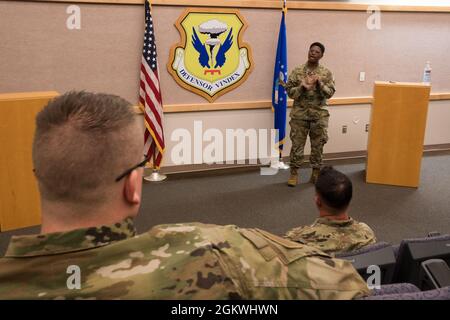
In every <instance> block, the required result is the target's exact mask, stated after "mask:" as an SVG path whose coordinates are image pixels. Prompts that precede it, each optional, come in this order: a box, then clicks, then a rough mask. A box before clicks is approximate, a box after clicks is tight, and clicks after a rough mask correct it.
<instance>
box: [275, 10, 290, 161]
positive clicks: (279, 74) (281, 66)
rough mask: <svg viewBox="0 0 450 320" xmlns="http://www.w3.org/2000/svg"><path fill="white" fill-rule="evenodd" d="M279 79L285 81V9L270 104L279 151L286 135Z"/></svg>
mask: <svg viewBox="0 0 450 320" xmlns="http://www.w3.org/2000/svg"><path fill="white" fill-rule="evenodd" d="M280 80H282V81H283V82H287V40H286V23H285V10H283V12H282V16H281V23H280V33H279V34H278V46H277V56H276V59H275V68H274V74H273V91H272V106H273V111H274V113H275V125H274V126H275V129H278V136H277V138H276V139H277V140H276V141H275V142H276V143H277V144H278V148H279V151H280V155H281V151H282V150H283V144H284V140H285V136H286V109H287V95H286V90H285V89H284V87H283V86H282V85H281V84H280Z"/></svg>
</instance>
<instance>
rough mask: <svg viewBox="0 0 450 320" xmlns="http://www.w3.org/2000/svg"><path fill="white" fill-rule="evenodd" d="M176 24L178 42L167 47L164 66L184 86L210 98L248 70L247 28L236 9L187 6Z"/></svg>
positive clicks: (229, 87) (236, 83) (237, 82)
mask: <svg viewBox="0 0 450 320" xmlns="http://www.w3.org/2000/svg"><path fill="white" fill-rule="evenodd" d="M175 26H176V27H177V29H178V31H179V32H180V35H181V43H179V44H176V45H175V46H173V47H172V49H171V50H170V58H169V62H168V64H167V68H168V70H169V72H170V74H171V75H172V77H173V78H174V79H175V81H176V82H177V83H178V84H179V85H181V86H182V87H184V88H185V89H187V90H189V91H192V92H195V93H197V94H199V95H201V96H202V97H204V98H206V99H207V100H208V101H209V102H213V101H214V100H215V99H217V98H218V97H219V96H221V95H223V94H225V93H226V92H228V91H230V90H232V89H234V88H236V87H237V86H239V85H240V84H241V83H242V82H244V81H245V79H246V78H247V77H248V75H249V74H250V72H251V70H252V69H253V60H252V56H251V49H250V47H249V46H248V45H247V44H245V43H243V42H242V35H243V33H244V31H245V29H246V28H247V23H246V22H245V19H244V18H243V17H242V16H241V15H240V13H239V12H238V10H225V9H220V10H218V9H197V8H196V9H187V10H186V11H185V12H184V13H183V14H182V15H181V17H180V18H179V19H178V21H177V22H176V24H175Z"/></svg>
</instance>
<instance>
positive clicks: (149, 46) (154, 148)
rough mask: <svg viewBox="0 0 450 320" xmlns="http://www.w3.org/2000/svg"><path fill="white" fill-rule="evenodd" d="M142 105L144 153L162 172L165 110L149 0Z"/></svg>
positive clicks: (142, 72) (143, 64)
mask: <svg viewBox="0 0 450 320" xmlns="http://www.w3.org/2000/svg"><path fill="white" fill-rule="evenodd" d="M139 102H140V105H141V108H142V109H143V111H144V123H145V135H144V142H145V145H144V154H145V155H146V156H147V158H148V159H149V160H150V161H151V160H152V159H153V166H154V168H156V169H159V167H160V165H161V160H162V156H163V152H164V148H165V145H164V132H163V127H162V120H163V108H162V99H161V90H160V86H159V76H158V62H157V59H156V44H155V33H154V30H153V20H152V14H151V9H150V4H149V2H148V0H146V1H145V34H144V48H143V50H142V61H141V82H140V90H139Z"/></svg>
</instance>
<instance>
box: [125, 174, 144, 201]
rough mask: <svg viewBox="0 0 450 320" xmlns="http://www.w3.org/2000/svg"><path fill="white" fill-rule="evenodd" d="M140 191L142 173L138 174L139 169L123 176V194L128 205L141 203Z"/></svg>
mask: <svg viewBox="0 0 450 320" xmlns="http://www.w3.org/2000/svg"><path fill="white" fill-rule="evenodd" d="M141 192H142V174H139V170H138V169H136V170H133V171H131V173H130V174H129V175H128V176H127V177H126V178H125V184H124V187H123V195H124V197H125V201H126V202H128V203H129V204H130V205H139V204H140V203H141Z"/></svg>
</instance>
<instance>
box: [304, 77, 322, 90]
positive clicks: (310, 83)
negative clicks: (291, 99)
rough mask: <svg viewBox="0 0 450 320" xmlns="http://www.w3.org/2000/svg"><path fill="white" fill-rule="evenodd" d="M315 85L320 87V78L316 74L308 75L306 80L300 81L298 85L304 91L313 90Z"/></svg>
mask: <svg viewBox="0 0 450 320" xmlns="http://www.w3.org/2000/svg"><path fill="white" fill-rule="evenodd" d="M316 84H319V85H320V78H319V76H318V75H317V74H308V75H307V76H306V78H304V79H303V80H302V82H301V83H300V86H301V87H304V88H305V89H306V90H311V89H313V88H314V87H315V86H316Z"/></svg>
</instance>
